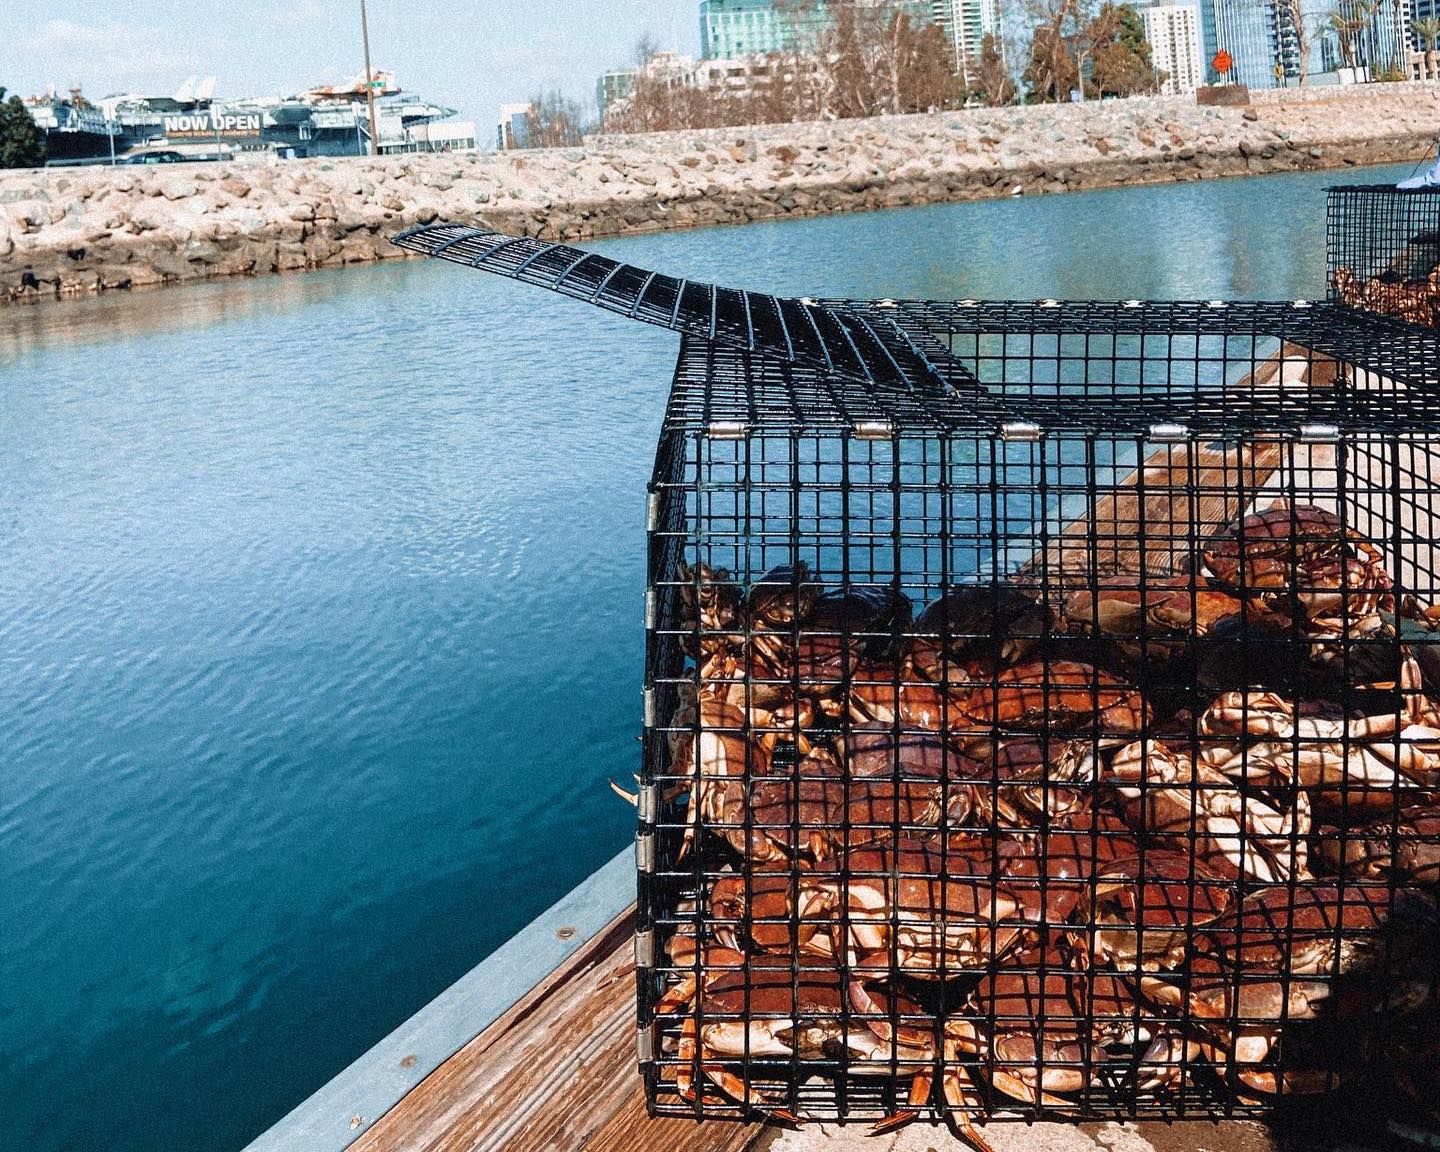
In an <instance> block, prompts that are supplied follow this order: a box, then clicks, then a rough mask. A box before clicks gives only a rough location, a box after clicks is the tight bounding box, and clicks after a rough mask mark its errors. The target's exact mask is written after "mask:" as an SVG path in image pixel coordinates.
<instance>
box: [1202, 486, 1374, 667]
mask: <svg viewBox="0 0 1440 1152" xmlns="http://www.w3.org/2000/svg"><path fill="white" fill-rule="evenodd" d="M1201 563H1202V565H1203V567H1204V571H1205V572H1206V573H1207V574H1208V575H1209V576H1211V577H1212V578H1213V579H1214V580H1215V581H1216V582H1217V583H1218V584H1219V585H1220V586H1221V587H1223V588H1225V589H1227V590H1229V591H1231V592H1233V593H1234V594H1235V595H1236V596H1239V597H1241V598H1243V599H1246V600H1254V601H1257V602H1258V603H1259V604H1261V605H1262V606H1263V607H1264V608H1265V609H1267V610H1268V611H1270V612H1273V613H1274V614H1275V615H1277V616H1279V617H1281V618H1284V619H1287V620H1290V621H1292V622H1293V623H1294V624H1295V625H1296V627H1297V628H1298V630H1299V632H1300V634H1301V635H1303V636H1304V637H1306V638H1307V639H1310V640H1314V641H1319V642H1321V644H1320V646H1319V647H1318V648H1317V654H1318V655H1320V656H1321V657H1322V658H1324V659H1334V658H1336V656H1337V655H1338V651H1337V649H1336V648H1335V647H1334V646H1333V645H1332V644H1330V643H1329V642H1333V641H1336V640H1339V639H1341V638H1342V637H1343V638H1345V639H1354V638H1356V637H1361V636H1367V635H1374V634H1377V633H1380V632H1381V631H1383V629H1384V627H1385V624H1384V621H1383V619H1382V618H1381V615H1380V613H1382V612H1391V613H1393V612H1394V610H1395V597H1394V592H1393V589H1394V583H1393V581H1392V580H1391V579H1390V575H1389V573H1388V572H1386V570H1385V565H1384V555H1383V554H1382V553H1381V552H1380V550H1379V549H1378V548H1376V547H1375V546H1374V545H1373V544H1371V543H1370V542H1369V541H1368V540H1366V539H1365V538H1364V537H1363V536H1361V535H1360V534H1359V533H1358V532H1355V531H1351V530H1347V529H1346V528H1345V525H1344V522H1343V521H1342V520H1341V519H1340V517H1338V516H1336V515H1335V514H1334V513H1333V512H1329V511H1326V510H1325V509H1323V508H1317V507H1315V506H1314V505H1310V504H1298V505H1292V504H1290V503H1289V502H1288V501H1286V500H1277V501H1275V502H1274V503H1273V504H1271V506H1270V507H1269V508H1267V509H1265V510H1263V511H1259V512H1254V513H1251V514H1250V515H1249V516H1245V517H1243V518H1242V519H1241V520H1239V521H1238V522H1237V523H1236V524H1234V525H1233V526H1232V527H1231V528H1230V529H1229V530H1228V531H1227V532H1225V533H1224V534H1222V535H1221V536H1219V537H1217V538H1216V539H1214V540H1212V541H1211V542H1210V543H1209V544H1208V545H1207V546H1206V547H1205V548H1204V549H1203V551H1202V552H1201Z"/></svg>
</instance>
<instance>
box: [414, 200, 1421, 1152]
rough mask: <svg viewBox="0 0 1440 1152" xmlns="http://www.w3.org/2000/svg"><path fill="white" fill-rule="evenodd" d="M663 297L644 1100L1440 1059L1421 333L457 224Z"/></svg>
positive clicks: (641, 962)
mask: <svg viewBox="0 0 1440 1152" xmlns="http://www.w3.org/2000/svg"><path fill="white" fill-rule="evenodd" d="M399 242H400V243H401V244H402V245H403V246H405V247H407V248H410V249H413V250H415V251H420V252H428V253H431V254H434V255H438V256H442V257H444V258H446V259H450V260H454V261H458V262H460V263H464V264H468V265H471V266H473V267H478V268H484V269H488V270H490V271H494V272H498V273H501V274H503V275H506V276H509V277H512V278H515V279H518V280H522V281H527V282H529V283H532V284H537V285H542V286H545V287H549V288H552V289H555V290H557V291H560V292H562V293H564V294H567V295H570V296H573V297H577V298H580V299H582V300H586V301H588V302H590V303H594V304H597V305H600V306H603V307H606V308H609V309H611V310H613V311H617V312H621V313H623V314H625V315H628V316H630V317H633V318H636V319H640V320H644V321H647V322H650V323H654V324H660V325H663V326H666V327H668V328H670V329H672V330H675V331H677V332H679V333H680V335H681V348H680V356H679V363H678V365H677V368H676V371H675V376H674V380H673V383H672V386H671V392H670V400H669V405H668V408H667V410H666V414H665V421H664V426H663V430H662V433H661V438H660V444H659V449H658V453H657V456H656V462H655V470H654V477H653V482H652V484H651V488H650V495H649V502H648V530H649V576H648V586H647V589H646V595H645V627H646V666H645V667H646V671H645V684H644V697H643V699H644V758H643V765H642V768H641V772H640V775H639V791H638V796H637V797H636V803H637V807H638V810H639V820H640V824H639V836H638V841H637V859H638V869H639V891H638V911H637V923H638V933H637V938H636V955H637V972H638V993H639V996H638V1025H639V1052H640V1062H641V1069H642V1072H643V1076H644V1080H645V1086H646V1092H647V1096H648V1100H649V1104H650V1107H651V1110H652V1111H653V1112H655V1113H661V1114H670V1115H683V1116H693V1117H696V1118H709V1117H747V1116H748V1117H762V1116H768V1117H772V1118H778V1119H787V1120H792V1121H804V1120H811V1119H823V1120H857V1121H866V1122H870V1123H873V1124H876V1125H878V1126H880V1127H882V1128H886V1127H891V1126H895V1125H898V1124H901V1123H903V1122H905V1121H907V1120H910V1119H915V1118H919V1117H924V1118H930V1119H933V1118H938V1117H948V1118H949V1119H951V1120H952V1121H953V1122H955V1123H957V1124H958V1125H960V1126H961V1127H962V1128H963V1129H964V1130H965V1131H966V1132H967V1133H968V1134H969V1135H970V1137H971V1138H972V1139H973V1140H974V1141H975V1142H977V1143H980V1144H983V1136H982V1135H981V1134H980V1133H979V1132H977V1131H976V1129H975V1127H974V1125H975V1124H976V1123H977V1122H980V1121H983V1120H985V1119H988V1118H990V1117H994V1116H998V1115H1018V1116H1023V1117H1035V1116H1042V1115H1043V1116H1052V1117H1072V1118H1107V1117H1108V1118H1140V1117H1202V1116H1203V1117H1220V1116H1234V1115H1263V1114H1265V1113H1267V1112H1268V1111H1270V1110H1271V1109H1272V1108H1273V1107H1274V1106H1275V1103H1276V1101H1277V1100H1278V1099H1280V1098H1281V1097H1282V1096H1286V1095H1292V1094H1301V1093H1316V1092H1324V1091H1327V1090H1330V1089H1333V1088H1336V1087H1339V1086H1342V1085H1345V1084H1347V1083H1352V1082H1353V1081H1354V1080H1355V1078H1356V1077H1357V1076H1358V1077H1365V1076H1383V1077H1385V1078H1386V1079H1387V1081H1389V1082H1394V1083H1402V1084H1409V1085H1411V1087H1412V1088H1413V1091H1414V1094H1415V1095H1416V1097H1417V1098H1418V1099H1419V1100H1421V1101H1425V1100H1427V1099H1431V1100H1433V1098H1434V1096H1435V1088H1436V1084H1437V1080H1440V1071H1437V1061H1436V1060H1435V1059H1434V1057H1435V1055H1436V1054H1437V1053H1436V1052H1435V1049H1436V1047H1437V1046H1440V1040H1437V1039H1436V1035H1437V1025H1440V1003H1437V999H1436V997H1437V992H1440V912H1437V905H1436V901H1435V886H1436V885H1437V883H1440V805H1437V803H1436V800H1437V792H1440V648H1437V646H1436V639H1437V634H1436V631H1435V630H1436V629H1437V628H1440V608H1437V605H1440V587H1437V582H1440V554H1437V543H1436V542H1437V540H1440V512H1437V510H1436V509H1435V508H1433V507H1432V491H1433V486H1434V483H1435V475H1434V471H1435V469H1436V468H1437V466H1440V458H1437V456H1436V455H1435V453H1437V452H1440V449H1436V448H1432V447H1431V445H1432V444H1433V443H1435V442H1436V440H1437V437H1440V335H1437V333H1435V332H1433V331H1427V330H1425V329H1422V328H1420V327H1416V326H1412V325H1407V324H1404V323H1401V322H1399V321H1397V320H1395V319H1391V318H1386V317H1381V316H1376V315H1373V314H1370V313H1367V312H1365V311H1362V310H1358V309H1356V308H1352V307H1350V306H1348V305H1347V304H1345V303H1344V302H1342V301H1336V302H1332V303H1313V304H1307V303H1305V302H1295V303H1289V302H1287V303H1244V304H1242V303H1224V302H1210V303H1194V304H1146V303H1140V302H1135V301H1132V302H1129V303H1119V304H1073V303H1058V302H1055V301H1043V302H1039V303H1033V304H992V303H981V302H975V301H959V302H944V303H937V302H916V301H890V300H881V301H828V302H817V301H812V300H808V299H780V298H776V297H773V296H767V295H762V294H758V293H753V292H744V291H735V290H729V289H722V288H713V287H711V286H709V285H705V284H698V283H693V282H687V281H684V280H680V279H676V278H673V277H670V276H665V275H658V274H655V273H651V272H646V271H644V270H642V269H638V268H635V267H632V266H629V265H625V264H620V263H617V262H615V261H613V260H610V259H607V258H604V257H601V256H599V255H595V254H591V253H586V252H584V251H581V250H577V249H574V248H569V247H565V246H561V245H554V244H546V243H542V242H540V241H536V240H528V239H517V238H511V237H505V236H501V235H498V234H495V233H492V232H486V231H483V230H478V229H472V228H465V227H460V226H457V225H434V226H431V227H427V228H424V229H420V230H417V231H415V232H411V233H408V234H406V235H405V236H404V237H401V238H400V241H399Z"/></svg>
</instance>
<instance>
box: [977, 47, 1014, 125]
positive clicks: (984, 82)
mask: <svg viewBox="0 0 1440 1152" xmlns="http://www.w3.org/2000/svg"><path fill="white" fill-rule="evenodd" d="M970 74H971V87H972V89H973V90H974V91H975V92H976V93H977V94H978V95H979V96H980V97H981V99H983V100H984V101H985V103H986V104H987V105H989V106H990V107H991V108H1000V107H1003V106H1004V105H1006V104H1009V103H1010V102H1011V101H1013V100H1014V99H1015V95H1016V93H1015V81H1014V79H1013V78H1012V77H1011V75H1010V69H1009V68H1007V67H1006V66H1005V57H1004V56H1003V55H1002V54H1001V52H1000V41H999V40H997V39H996V37H995V35H994V34H993V33H990V32H987V33H985V37H984V39H982V40H981V41H980V54H979V56H977V57H976V58H975V61H974V63H973V64H972V65H971V73H970Z"/></svg>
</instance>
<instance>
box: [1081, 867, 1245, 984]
mask: <svg viewBox="0 0 1440 1152" xmlns="http://www.w3.org/2000/svg"><path fill="white" fill-rule="evenodd" d="M1087 896H1088V897H1089V899H1088V901H1087V905H1088V906H1087V907H1086V909H1085V910H1084V913H1083V922H1084V926H1083V927H1078V928H1076V929H1075V931H1074V933H1073V936H1074V940H1075V945H1076V948H1077V952H1078V955H1079V956H1080V957H1081V958H1088V959H1089V961H1090V962H1092V963H1094V964H1102V965H1103V964H1110V965H1113V966H1114V967H1115V968H1116V969H1117V970H1118V971H1120V972H1122V973H1130V972H1137V971H1139V972H1164V971H1174V970H1175V969H1178V968H1180V967H1181V966H1182V965H1183V964H1184V962H1185V956H1186V952H1187V950H1188V948H1189V945H1190V942H1191V940H1192V938H1193V937H1194V935H1195V933H1196V932H1197V931H1198V930H1200V929H1201V928H1204V927H1205V926H1206V925H1207V924H1210V923H1212V922H1214V921H1215V920H1216V919H1218V918H1219V917H1220V916H1221V915H1223V914H1224V912H1225V911H1226V909H1228V908H1229V907H1230V904H1231V901H1232V900H1233V899H1234V887H1233V885H1232V884H1231V883H1230V882H1229V881H1226V880H1224V879H1223V878H1222V877H1220V876H1218V875H1217V874H1216V873H1215V872H1213V871H1211V870H1210V869H1209V868H1207V867H1205V865H1204V864H1202V863H1200V862H1199V861H1198V860H1195V859H1192V858H1191V857H1190V856H1189V855H1186V854H1183V853H1179V852H1170V851H1166V850H1164V849H1159V848H1155V849H1151V850H1149V851H1146V852H1144V853H1143V854H1142V855H1136V856H1129V857H1125V858H1123V859H1120V860H1115V861H1112V862H1111V863H1109V864H1107V865H1106V866H1105V867H1104V868H1102V869H1100V871H1099V872H1097V873H1096V875H1095V879H1094V881H1093V882H1092V885H1091V891H1090V892H1089V893H1087Z"/></svg>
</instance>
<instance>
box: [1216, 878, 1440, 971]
mask: <svg viewBox="0 0 1440 1152" xmlns="http://www.w3.org/2000/svg"><path fill="white" fill-rule="evenodd" d="M1205 938H1206V941H1207V946H1206V950H1207V951H1210V952H1212V953H1214V954H1215V955H1216V956H1218V957H1220V959H1221V960H1222V961H1223V962H1224V963H1227V964H1229V965H1231V966H1233V967H1237V968H1239V969H1241V970H1243V971H1248V972H1257V971H1258V972H1261V973H1288V974H1289V975H1291V976H1338V975H1343V974H1346V973H1349V972H1353V971H1356V970H1358V969H1361V968H1364V967H1366V966H1368V965H1369V964H1371V963H1374V962H1377V961H1378V962H1382V963H1386V964H1388V965H1389V966H1390V967H1396V966H1397V965H1398V964H1399V960H1398V957H1399V956H1400V955H1401V950H1404V951H1405V952H1407V953H1410V952H1418V953H1420V954H1421V955H1422V956H1423V955H1424V954H1426V953H1427V952H1429V951H1430V950H1432V949H1433V948H1434V947H1435V945H1436V944H1437V943H1440V917H1437V913H1436V907H1435V903H1434V901H1433V900H1431V899H1430V897H1429V896H1427V895H1426V894H1425V893H1424V892H1422V891H1420V890H1418V889H1412V888H1391V887H1389V886H1386V885H1373V884H1371V885H1364V884H1346V885H1344V886H1343V887H1341V886H1339V885H1336V884H1331V883H1318V882H1308V883H1305V884H1303V885H1296V886H1293V887H1292V886H1286V887H1281V888H1266V889H1263V890H1262V891H1260V892H1256V893H1253V894H1252V895H1250V896H1248V897H1247V898H1246V899H1245V901H1244V902H1243V903H1242V904H1241V905H1240V906H1239V907H1237V908H1233V909H1231V910H1230V911H1229V912H1227V913H1226V914H1225V915H1223V916H1221V917H1218V918H1217V919H1216V920H1215V921H1214V922H1213V923H1211V924H1210V925H1209V926H1208V927H1207V928H1206V929H1205ZM1433 963H1434V958H1433V957H1431V958H1430V959H1429V960H1428V961H1427V966H1429V965H1433ZM1408 974H1409V973H1407V975H1408Z"/></svg>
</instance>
